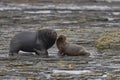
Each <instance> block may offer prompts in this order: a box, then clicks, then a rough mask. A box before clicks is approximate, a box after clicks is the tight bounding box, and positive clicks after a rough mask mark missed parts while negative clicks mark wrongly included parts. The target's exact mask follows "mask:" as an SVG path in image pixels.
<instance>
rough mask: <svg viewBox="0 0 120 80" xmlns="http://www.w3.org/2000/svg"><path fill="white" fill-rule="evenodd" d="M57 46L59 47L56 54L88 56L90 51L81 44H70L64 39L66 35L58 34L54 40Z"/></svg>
mask: <svg viewBox="0 0 120 80" xmlns="http://www.w3.org/2000/svg"><path fill="white" fill-rule="evenodd" d="M56 45H57V48H58V49H59V51H58V55H60V56H64V55H68V56H89V55H90V53H89V52H88V51H87V50H86V49H85V48H84V47H82V46H80V45H77V44H70V43H68V42H67V41H66V36H64V35H60V36H59V37H58V38H57V41H56Z"/></svg>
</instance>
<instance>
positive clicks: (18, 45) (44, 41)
mask: <svg viewBox="0 0 120 80" xmlns="http://www.w3.org/2000/svg"><path fill="white" fill-rule="evenodd" d="M56 39H57V33H56V32H55V31H54V30H52V29H42V30H38V31H35V32H29V31H25V32H21V33H18V34H17V35H15V36H14V37H13V38H12V40H11V42H10V50H9V54H10V55H13V54H14V53H18V52H19V51H20V50H21V51H25V52H35V53H36V54H37V55H40V54H44V55H48V51H47V49H49V48H50V47H52V46H53V44H54V43H55V41H56Z"/></svg>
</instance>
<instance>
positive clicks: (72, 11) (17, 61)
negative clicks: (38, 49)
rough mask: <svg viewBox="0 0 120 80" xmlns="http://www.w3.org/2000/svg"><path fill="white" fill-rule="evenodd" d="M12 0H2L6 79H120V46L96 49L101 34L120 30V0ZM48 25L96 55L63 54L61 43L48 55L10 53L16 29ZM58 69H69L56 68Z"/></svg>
mask: <svg viewBox="0 0 120 80" xmlns="http://www.w3.org/2000/svg"><path fill="white" fill-rule="evenodd" d="M12 1H13V2H14V0H10V1H9V0H6V3H4V1H3V2H1V3H0V25H1V27H0V45H1V46H0V54H1V55H0V80H8V79H9V80H46V79H48V80H57V79H58V80H59V79H62V80H68V79H69V80H79V79H82V80H119V79H120V74H119V73H120V65H119V63H120V57H119V55H120V54H119V53H120V51H119V50H106V51H105V52H104V54H99V52H98V51H97V50H96V48H95V44H96V43H95V41H96V40H97V39H98V38H99V37H100V36H102V35H104V34H108V33H110V32H116V31H118V32H119V31H120V26H119V25H120V12H119V11H120V6H119V4H120V1H119V0H110V1H108V0H93V1H91V2H90V1H89V0H75V1H71V0H70V1H71V2H69V1H68V0H66V1H61V2H59V1H58V2H57V1H54V0H50V1H47V0H46V2H45V1H42V0H40V1H42V2H39V3H36V2H34V3H31V2H30V3H26V2H24V1H23V3H22V2H16V3H11V2H12ZM36 1H37V0H36ZM52 1H53V2H52ZM111 2H112V3H111ZM78 3H79V4H78ZM42 28H52V29H55V30H56V32H57V33H58V35H59V34H65V35H66V36H67V39H68V41H69V42H70V43H75V44H78V45H82V46H84V47H86V48H87V50H88V51H89V52H90V53H91V56H90V57H83V56H76V57H75V56H74V57H68V56H65V57H59V56H57V52H58V49H57V48H56V45H54V46H53V47H52V48H50V49H49V50H48V52H49V57H48V58H45V57H40V56H36V55H34V54H30V55H28V54H26V55H25V54H19V55H16V56H9V55H8V52H9V43H10V40H11V38H12V37H13V36H14V35H15V34H17V33H19V32H22V31H35V30H38V29H42ZM56 70H58V72H59V71H60V72H61V71H63V73H54V71H56ZM66 71H69V72H70V71H73V72H74V71H79V73H80V72H81V73H80V74H71V72H70V74H68V72H67V73H65V72H66ZM82 71H83V72H84V71H89V73H87V72H86V73H82Z"/></svg>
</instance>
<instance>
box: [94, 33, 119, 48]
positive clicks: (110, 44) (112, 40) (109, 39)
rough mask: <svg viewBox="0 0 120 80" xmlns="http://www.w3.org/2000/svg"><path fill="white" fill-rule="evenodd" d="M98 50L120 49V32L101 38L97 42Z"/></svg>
mask: <svg viewBox="0 0 120 80" xmlns="http://www.w3.org/2000/svg"><path fill="white" fill-rule="evenodd" d="M96 48H97V49H100V50H103V49H115V50H116V49H118V50H119V49H120V32H114V33H109V34H108V35H105V36H103V37H100V38H99V39H98V40H97V41H96Z"/></svg>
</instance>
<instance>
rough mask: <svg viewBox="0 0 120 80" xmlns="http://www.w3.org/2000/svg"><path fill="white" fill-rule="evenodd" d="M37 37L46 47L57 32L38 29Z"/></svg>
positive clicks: (52, 42) (55, 37) (49, 45)
mask: <svg viewBox="0 0 120 80" xmlns="http://www.w3.org/2000/svg"><path fill="white" fill-rule="evenodd" d="M38 39H42V41H43V43H44V46H45V48H46V49H48V48H50V47H51V46H52V45H53V44H54V43H55V41H56V39H57V33H56V31H55V30H52V29H42V30H39V31H38Z"/></svg>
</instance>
